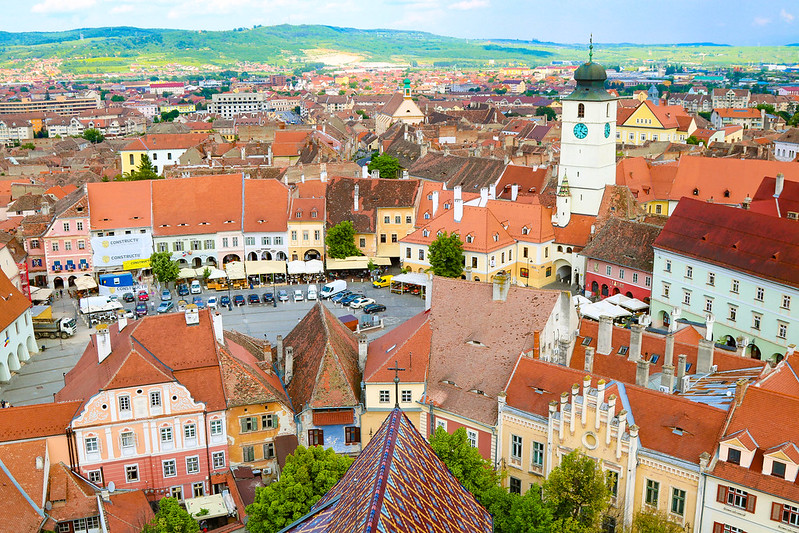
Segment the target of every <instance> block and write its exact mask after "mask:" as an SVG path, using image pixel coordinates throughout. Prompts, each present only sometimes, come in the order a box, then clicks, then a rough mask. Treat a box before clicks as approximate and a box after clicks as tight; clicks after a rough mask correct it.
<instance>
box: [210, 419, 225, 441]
mask: <svg viewBox="0 0 799 533" xmlns="http://www.w3.org/2000/svg"><path fill="white" fill-rule="evenodd" d="M210 426H211V436H212V437H217V436H219V435H222V429H223V425H222V420H221V419H219V418H216V419H214V420H211V422H210Z"/></svg>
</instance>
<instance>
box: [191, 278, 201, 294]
mask: <svg viewBox="0 0 799 533" xmlns="http://www.w3.org/2000/svg"><path fill="white" fill-rule="evenodd" d="M190 290H191V293H192V294H202V293H203V288H202V286H200V282H199V281H198V280H196V279H195V280H194V281H192V282H191V289H190Z"/></svg>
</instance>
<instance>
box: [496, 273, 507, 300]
mask: <svg viewBox="0 0 799 533" xmlns="http://www.w3.org/2000/svg"><path fill="white" fill-rule="evenodd" d="M509 290H510V280H509V279H508V276H506V275H505V274H503V273H499V274H497V275H496V276H494V295H493V300H494V301H495V302H499V301H502V302H504V301H506V300H507V299H508V291H509Z"/></svg>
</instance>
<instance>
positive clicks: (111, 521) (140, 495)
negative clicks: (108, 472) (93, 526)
mask: <svg viewBox="0 0 799 533" xmlns="http://www.w3.org/2000/svg"><path fill="white" fill-rule="evenodd" d="M109 499H110V501H109V502H105V501H104V502H103V510H104V511H105V519H106V522H107V523H108V533H139V532H140V531H142V530H143V529H144V525H145V524H148V523H149V522H150V520H152V519H153V518H154V517H155V513H153V510H152V508H151V507H150V502H148V501H147V496H145V495H144V492H143V491H140V490H135V491H131V492H115V493H114V494H111V495H110V496H109Z"/></svg>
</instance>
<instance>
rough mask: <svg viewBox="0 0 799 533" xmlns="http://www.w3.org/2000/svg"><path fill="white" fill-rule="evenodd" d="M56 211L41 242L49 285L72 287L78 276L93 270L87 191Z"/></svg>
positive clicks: (64, 201)
mask: <svg viewBox="0 0 799 533" xmlns="http://www.w3.org/2000/svg"><path fill="white" fill-rule="evenodd" d="M54 211H55V212H54V216H53V220H52V222H51V223H50V226H49V227H48V228H47V230H46V231H45V232H44V236H43V239H42V241H43V246H44V253H45V263H46V265H47V273H48V285H49V286H50V287H52V288H54V289H61V288H65V287H69V286H71V285H73V284H74V281H75V278H77V277H78V276H81V275H83V274H90V273H91V271H92V250H91V246H90V242H89V238H90V236H89V226H90V223H89V198H88V195H87V194H86V188H85V187H82V188H80V189H78V190H76V191H74V192H72V193H70V194H68V195H67V196H65V197H64V198H62V199H61V200H59V201H58V202H56V204H55V208H54Z"/></svg>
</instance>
